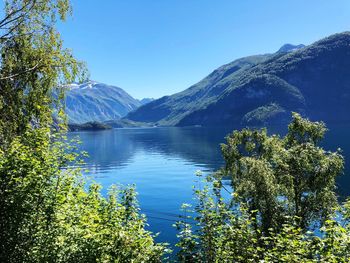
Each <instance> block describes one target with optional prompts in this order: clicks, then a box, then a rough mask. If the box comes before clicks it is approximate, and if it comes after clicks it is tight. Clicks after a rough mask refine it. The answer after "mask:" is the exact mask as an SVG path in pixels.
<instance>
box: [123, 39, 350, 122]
mask: <svg viewBox="0 0 350 263" xmlns="http://www.w3.org/2000/svg"><path fill="white" fill-rule="evenodd" d="M291 111H297V112H300V113H302V114H303V115H306V116H308V117H310V118H314V119H319V120H325V121H343V120H350V116H349V115H348V113H349V112H350V33H349V32H345V33H340V34H335V35H332V36H330V37H328V38H325V39H322V40H320V41H318V42H316V43H314V44H312V45H310V46H307V47H301V46H300V47H299V48H295V47H294V46H293V47H291V46H284V47H282V51H281V49H280V50H279V52H276V53H274V54H266V55H257V56H250V57H245V58H241V59H238V60H235V61H233V62H232V63H229V64H226V65H224V66H222V67H220V68H218V69H216V70H214V71H213V72H212V73H211V74H209V75H208V76H207V77H206V78H204V79H203V80H201V81H200V82H199V83H197V84H195V85H193V86H191V87H190V88H188V89H186V90H184V91H182V92H180V93H177V94H174V95H172V96H165V97H162V98H160V99H158V100H154V101H152V102H150V103H148V104H146V105H144V106H141V107H140V108H139V109H137V110H135V111H133V112H130V113H129V114H128V115H127V116H126V118H127V119H128V120H130V121H136V122H148V123H152V124H153V125H176V126H189V125H203V126H212V125H222V126H226V125H232V126H238V125H243V126H244V125H266V124H270V123H271V124H273V123H280V122H287V121H288V120H289V118H290V115H291V114H290V112H291Z"/></svg>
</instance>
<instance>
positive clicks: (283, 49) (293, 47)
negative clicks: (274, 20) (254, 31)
mask: <svg viewBox="0 0 350 263" xmlns="http://www.w3.org/2000/svg"><path fill="white" fill-rule="evenodd" d="M304 47H305V45H303V44H300V45H292V44H284V45H283V46H282V47H281V48H280V49H279V50H278V51H277V53H288V52H293V51H296V50H298V49H301V48H304Z"/></svg>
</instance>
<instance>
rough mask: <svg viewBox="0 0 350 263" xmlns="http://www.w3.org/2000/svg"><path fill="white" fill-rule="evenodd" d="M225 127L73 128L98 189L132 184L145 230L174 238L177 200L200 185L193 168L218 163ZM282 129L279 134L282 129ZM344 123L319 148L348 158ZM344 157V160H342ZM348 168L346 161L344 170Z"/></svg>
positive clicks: (341, 186) (343, 191)
mask: <svg viewBox="0 0 350 263" xmlns="http://www.w3.org/2000/svg"><path fill="white" fill-rule="evenodd" d="M230 131H231V130H230V129H228V128H220V129H219V128H201V127H188V128H179V127H164V128H133V129H113V130H105V131H96V132H74V133H70V134H69V136H70V137H71V138H72V137H75V136H79V137H80V140H81V141H82V146H81V147H82V150H85V151H87V152H88V153H89V158H88V159H86V168H87V169H88V170H89V172H88V173H87V175H88V176H89V177H91V178H93V179H94V180H95V181H96V182H99V183H101V184H102V185H103V187H104V193H106V190H107V188H108V187H109V186H110V185H112V184H122V185H128V184H135V185H136V189H137V192H138V200H139V203H140V207H141V211H142V213H144V214H146V216H147V221H148V224H149V227H148V229H150V230H151V231H152V232H154V233H158V232H159V233H160V234H159V236H158V237H157V241H160V242H170V243H171V244H174V243H175V242H176V234H177V231H176V229H175V228H174V227H173V226H172V225H173V224H174V223H175V221H177V220H179V217H178V215H179V214H181V211H180V207H181V204H182V203H191V202H193V200H192V199H193V189H192V186H194V185H197V186H198V184H200V182H199V181H198V177H197V176H196V175H195V173H196V171H198V170H201V171H203V173H205V174H208V173H210V172H212V171H215V170H217V169H218V168H220V167H221V166H222V165H223V160H222V158H221V153H220V146H219V144H220V143H223V142H224V141H225V139H224V137H225V136H226V135H227V134H228V133H229V132H230ZM282 133H283V132H282ZM348 134H349V127H348V126H345V125H344V126H340V125H337V126H336V127H333V128H330V132H329V133H328V134H327V137H326V140H325V142H324V143H323V146H324V147H325V148H326V149H330V150H335V149H337V148H338V147H341V148H342V149H343V154H344V155H345V156H349V158H350V140H348ZM346 159H347V158H346ZM348 170H349V167H348V165H347V162H346V171H348ZM349 182H350V180H349V178H347V176H342V177H341V178H340V179H339V180H338V192H339V194H340V195H341V196H346V195H349V194H350V186H349Z"/></svg>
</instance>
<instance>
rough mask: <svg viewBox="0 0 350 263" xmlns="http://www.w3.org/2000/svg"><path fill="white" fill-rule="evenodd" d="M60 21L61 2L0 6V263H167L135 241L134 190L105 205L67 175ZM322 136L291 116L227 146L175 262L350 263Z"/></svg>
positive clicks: (67, 75)
mask: <svg viewBox="0 0 350 263" xmlns="http://www.w3.org/2000/svg"><path fill="white" fill-rule="evenodd" d="M70 12H71V9H70V3H69V0H52V1H49V0H41V1H38V0H7V1H5V12H4V17H3V19H2V20H0V29H1V30H0V34H1V35H0V45H1V49H0V52H1V60H0V61H1V69H0V261H1V262H161V261H169V260H170V259H168V258H167V257H168V255H169V252H170V251H169V250H168V249H167V246H166V245H165V244H157V243H156V242H155V241H154V235H153V234H152V233H150V232H149V231H147V230H145V226H146V219H145V217H144V216H143V215H142V214H140V212H139V208H138V204H137V201H136V193H135V190H134V188H133V187H125V188H117V187H113V186H112V187H111V189H110V191H109V194H108V196H107V197H104V196H102V195H101V193H100V186H99V185H96V184H90V185H89V186H88V185H87V184H86V182H85V181H84V179H83V177H82V176H81V172H80V170H79V169H77V168H71V167H77V166H79V164H80V162H81V160H82V156H81V155H79V154H77V152H76V150H75V147H74V144H73V143H72V142H69V141H67V138H66V136H65V134H66V130H67V125H66V119H65V115H64V105H62V104H61V103H60V102H61V101H62V98H63V96H64V85H65V84H66V83H71V82H73V81H75V80H76V79H77V78H81V79H84V76H85V68H84V65H83V64H82V63H80V62H78V61H76V60H75V59H74V57H73V56H72V54H71V52H70V51H69V50H66V49H64V48H63V47H62V40H61V39H60V35H59V32H58V31H57V29H56V27H55V24H56V22H57V21H58V20H60V19H61V20H64V19H65V17H66V15H67V14H69V13H70ZM57 87H58V88H57ZM55 89H58V90H55ZM52 94H60V95H58V96H57V95H55V96H54V97H53V96H52ZM53 116H54V117H53ZM54 127H55V128H54ZM325 132H326V128H325V125H324V124H323V123H317V122H310V121H308V120H306V119H303V118H302V117H301V116H299V115H297V114H295V115H294V116H293V121H292V122H291V124H290V125H289V131H288V133H287V135H286V136H285V137H279V136H277V135H272V136H269V135H268V134H267V132H266V130H254V131H253V130H248V129H245V130H242V131H240V132H238V131H236V132H234V133H233V134H231V135H229V136H228V137H227V143H226V144H225V145H223V146H222V152H223V157H224V159H225V163H226V165H225V167H224V168H223V169H222V170H220V171H218V172H217V173H215V174H214V175H212V176H210V177H208V178H203V180H204V183H203V188H202V189H196V190H195V195H196V197H197V200H198V202H197V204H196V205H195V206H194V207H193V208H192V207H190V206H188V205H184V207H183V208H184V210H185V212H186V213H185V218H184V220H183V221H179V222H178V223H177V227H178V229H179V243H178V244H177V246H178V247H179V252H178V255H177V259H178V261H180V262H349V260H350V252H349V251H350V245H349V244H350V229H349V227H350V226H349V218H350V202H345V203H344V204H339V203H338V201H337V196H336V194H335V190H336V188H335V179H336V177H337V176H338V175H340V174H341V173H342V170H343V166H344V160H343V157H342V156H341V153H340V151H338V152H327V151H325V150H323V149H322V148H321V147H320V146H319V144H320V141H321V140H322V138H323V136H324V133H325ZM224 180H230V182H231V183H232V185H231V187H230V188H228V187H226V186H225V185H224V184H223V181H224ZM232 189H234V191H233V190H232ZM189 219H191V221H193V220H195V221H196V222H197V225H196V226H195V227H193V228H192V226H191V225H190V224H189V223H188V220H189Z"/></svg>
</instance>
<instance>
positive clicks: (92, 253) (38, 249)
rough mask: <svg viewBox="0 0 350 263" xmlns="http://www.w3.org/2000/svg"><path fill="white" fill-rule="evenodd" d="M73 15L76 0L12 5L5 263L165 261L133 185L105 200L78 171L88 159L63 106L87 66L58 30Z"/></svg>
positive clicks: (5, 116) (0, 126)
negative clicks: (68, 87) (69, 129)
mask: <svg viewBox="0 0 350 263" xmlns="http://www.w3.org/2000/svg"><path fill="white" fill-rule="evenodd" d="M70 11H71V10H70V4H69V0H53V1H51V0H40V1H39V0H7V1H5V15H4V18H3V19H2V20H0V53H1V59H0V240H1V242H0V261H1V262H16V263H17V262H159V261H160V260H161V258H162V255H163V253H164V251H165V248H164V246H163V245H161V244H156V243H155V242H154V239H153V235H152V234H151V233H150V232H148V231H146V230H145V225H146V220H145V218H144V216H142V215H141V214H140V213H139V209H138V205H137V202H136V199H135V191H134V188H133V187H130V188H125V189H119V188H112V189H111V191H110V193H109V195H108V197H107V198H105V197H103V196H101V194H100V186H98V185H95V184H90V185H87V184H86V182H85V180H84V178H83V177H82V176H81V173H80V170H79V169H76V168H74V167H77V166H79V164H80V160H81V156H80V155H78V154H77V153H76V151H75V149H74V147H73V146H72V145H71V144H70V143H68V142H67V140H66V138H65V131H66V126H65V117H64V115H63V107H62V105H61V104H60V102H61V101H62V98H63V96H64V94H63V92H64V86H65V84H67V83H70V82H72V81H73V80H75V79H76V77H81V78H84V72H85V70H84V67H83V65H82V64H81V63H80V62H77V61H76V60H75V59H74V57H73V56H72V54H71V52H70V51H69V50H67V49H64V48H63V47H62V40H61V39H60V35H59V32H58V31H57V30H56V28H55V23H56V21H57V20H58V19H62V20H64V18H65V17H66V15H67V14H68V13H70ZM55 87H59V88H60V89H61V92H57V91H56V92H55ZM53 94H56V95H54V96H53ZM57 94H58V95H57ZM53 115H56V116H57V119H56V120H55V123H54V120H53ZM53 124H58V125H56V126H57V127H56V128H57V129H53ZM69 167H73V168H69Z"/></svg>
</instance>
